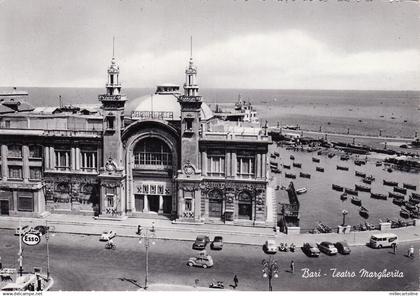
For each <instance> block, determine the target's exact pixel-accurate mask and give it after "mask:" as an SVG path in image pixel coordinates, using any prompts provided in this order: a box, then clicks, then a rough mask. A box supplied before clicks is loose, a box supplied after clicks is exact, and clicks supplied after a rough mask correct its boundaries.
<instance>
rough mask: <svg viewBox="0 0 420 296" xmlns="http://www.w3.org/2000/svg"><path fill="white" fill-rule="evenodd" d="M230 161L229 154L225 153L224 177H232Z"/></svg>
mask: <svg viewBox="0 0 420 296" xmlns="http://www.w3.org/2000/svg"><path fill="white" fill-rule="evenodd" d="M230 162H231V160H230V152H228V151H226V155H225V176H226V177H230V176H232V174H231V172H232V170H231V163H230Z"/></svg>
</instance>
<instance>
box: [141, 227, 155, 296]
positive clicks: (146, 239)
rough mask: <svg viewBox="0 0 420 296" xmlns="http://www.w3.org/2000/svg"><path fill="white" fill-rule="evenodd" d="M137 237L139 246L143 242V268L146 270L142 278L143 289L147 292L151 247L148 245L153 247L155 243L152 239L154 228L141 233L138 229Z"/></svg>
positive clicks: (153, 237)
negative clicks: (144, 256)
mask: <svg viewBox="0 0 420 296" xmlns="http://www.w3.org/2000/svg"><path fill="white" fill-rule="evenodd" d="M149 232H150V237H149ZM138 234H139V236H140V240H139V244H143V241H144V247H145V248H146V264H145V268H146V276H145V278H144V289H145V290H147V288H148V286H147V284H148V280H149V247H150V246H151V245H150V244H152V245H154V244H155V241H154V239H155V238H156V235H155V227H154V225H153V226H152V229H150V230H149V229H147V228H146V230H145V231H144V233H143V231H142V229H141V228H140V229H139V232H138Z"/></svg>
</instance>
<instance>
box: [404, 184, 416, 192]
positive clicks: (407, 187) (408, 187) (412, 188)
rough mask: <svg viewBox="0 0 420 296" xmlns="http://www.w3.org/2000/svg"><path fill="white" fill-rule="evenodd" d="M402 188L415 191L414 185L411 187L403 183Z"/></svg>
mask: <svg viewBox="0 0 420 296" xmlns="http://www.w3.org/2000/svg"><path fill="white" fill-rule="evenodd" d="M403 188H406V189H411V190H416V189H417V186H416V185H412V184H407V183H403Z"/></svg>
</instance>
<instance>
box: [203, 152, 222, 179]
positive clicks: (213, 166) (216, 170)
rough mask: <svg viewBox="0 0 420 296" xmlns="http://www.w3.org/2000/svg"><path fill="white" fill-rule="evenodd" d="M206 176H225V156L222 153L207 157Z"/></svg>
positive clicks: (210, 154) (211, 154)
mask: <svg viewBox="0 0 420 296" xmlns="http://www.w3.org/2000/svg"><path fill="white" fill-rule="evenodd" d="M207 174H208V175H209V176H224V175H225V155H224V154H223V153H222V152H217V153H209V154H208V155H207Z"/></svg>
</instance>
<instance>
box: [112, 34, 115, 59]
mask: <svg viewBox="0 0 420 296" xmlns="http://www.w3.org/2000/svg"><path fill="white" fill-rule="evenodd" d="M114 53H115V36H112V57H114Z"/></svg>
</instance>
